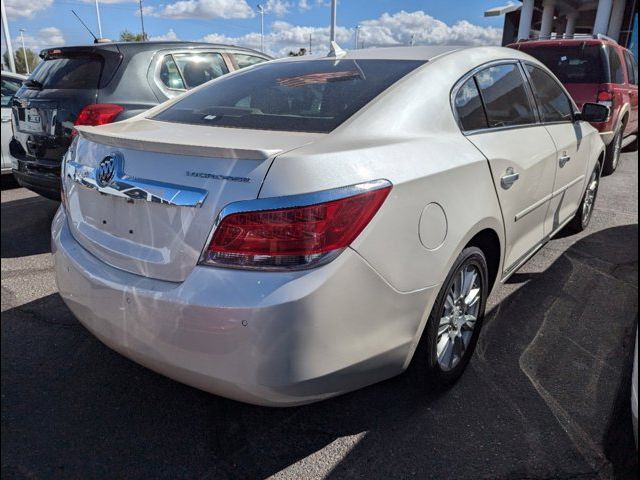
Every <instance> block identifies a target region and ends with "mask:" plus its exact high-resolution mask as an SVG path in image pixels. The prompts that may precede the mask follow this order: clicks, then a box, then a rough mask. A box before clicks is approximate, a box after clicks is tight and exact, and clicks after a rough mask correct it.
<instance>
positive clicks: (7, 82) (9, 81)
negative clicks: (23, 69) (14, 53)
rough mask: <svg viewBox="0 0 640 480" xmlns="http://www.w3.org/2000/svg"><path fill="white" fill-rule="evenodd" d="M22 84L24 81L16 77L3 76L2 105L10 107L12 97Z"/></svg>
mask: <svg viewBox="0 0 640 480" xmlns="http://www.w3.org/2000/svg"><path fill="white" fill-rule="evenodd" d="M21 86H22V81H21V80H17V79H15V78H8V77H2V106H3V107H8V106H9V104H10V103H11V99H12V98H13V96H14V95H15V94H16V92H17V91H18V90H19V89H20V87H21Z"/></svg>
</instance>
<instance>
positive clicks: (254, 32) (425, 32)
mask: <svg viewBox="0 0 640 480" xmlns="http://www.w3.org/2000/svg"><path fill="white" fill-rule="evenodd" d="M3 1H5V5H6V8H7V12H8V14H9V23H10V28H11V31H12V38H13V39H14V42H15V41H16V39H17V36H18V31H19V29H20V28H24V29H25V30H26V31H25V39H26V43H27V46H30V47H32V48H36V49H39V48H44V47H48V46H53V45H58V44H66V45H73V44H83V43H88V42H89V41H90V40H91V38H90V36H89V35H88V34H87V33H86V31H85V30H84V29H83V27H82V26H81V25H80V24H79V23H78V21H77V20H76V19H75V18H74V17H73V15H72V14H71V9H73V10H75V11H76V12H77V13H78V14H79V15H80V16H81V17H82V18H83V19H84V20H85V21H86V22H87V24H88V25H89V26H90V28H92V29H93V30H94V31H95V32H96V34H97V22H96V12H95V6H94V3H93V2H94V0H3ZM99 1H100V12H101V17H102V29H103V36H105V37H108V38H112V39H115V38H117V37H118V35H119V33H120V32H121V31H122V30H124V29H128V30H130V31H132V32H139V31H140V17H139V16H138V15H137V12H138V3H137V0H99ZM257 3H259V0H258V1H255V0H254V1H245V0H143V6H144V8H145V16H144V21H145V29H146V32H147V34H148V35H149V36H150V37H152V38H154V37H158V38H167V39H180V40H202V39H204V40H208V41H222V42H230V43H235V44H243V45H246V46H252V47H256V46H258V45H259V43H257V42H259V31H260V17H259V15H257V14H256V12H255V10H256V9H255V7H256V4H257ZM262 3H263V4H264V5H266V7H267V11H268V13H267V15H265V34H266V42H265V43H266V46H267V49H268V50H269V52H270V53H272V54H274V55H280V54H284V53H286V51H287V49H296V48H297V47H301V46H304V45H305V44H306V43H307V42H308V40H307V39H308V37H309V35H311V36H312V38H313V40H314V43H317V44H318V45H320V44H324V43H325V40H326V35H327V28H326V27H327V25H328V23H329V14H330V12H329V8H328V4H329V1H328V0H262ZM505 3H508V2H507V1H506V0H423V1H417V0H393V1H392V0H343V1H341V2H340V3H339V7H338V25H339V27H340V29H339V31H338V40H339V43H343V44H345V46H346V47H349V48H350V47H352V46H353V42H354V38H355V35H354V32H355V30H354V29H355V26H356V25H358V24H360V25H362V27H361V30H360V39H361V41H362V42H364V44H365V46H375V45H380V46H382V45H392V44H406V43H409V42H410V41H411V39H413V41H414V42H415V43H416V44H433V43H436V44H437V43H439V44H442V43H467V44H486V43H497V42H499V37H500V29H501V27H502V21H503V19H502V18H501V17H497V18H496V17H493V18H485V17H484V16H483V12H484V10H486V9H487V8H490V7H495V6H496V5H501V4H505ZM2 47H3V50H4V36H3V45H2Z"/></svg>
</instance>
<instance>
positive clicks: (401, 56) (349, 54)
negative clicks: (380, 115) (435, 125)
mask: <svg viewBox="0 0 640 480" xmlns="http://www.w3.org/2000/svg"><path fill="white" fill-rule="evenodd" d="M467 48H470V47H467V46H460V45H439V46H414V47H373V48H363V49H358V50H345V53H344V55H338V56H337V57H336V58H338V59H339V60H343V59H347V60H424V61H428V60H431V59H433V58H435V57H438V56H440V55H445V54H448V53H452V52H455V51H458V50H464V49H467ZM318 50H320V49H318ZM327 53H328V49H327V51H325V52H322V53H319V54H317V55H303V56H300V57H284V58H280V59H277V60H276V61H305V60H307V61H309V60H326V59H330V58H332V57H331V56H328V55H327Z"/></svg>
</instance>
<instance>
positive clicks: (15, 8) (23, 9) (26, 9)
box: [2, 0, 53, 18]
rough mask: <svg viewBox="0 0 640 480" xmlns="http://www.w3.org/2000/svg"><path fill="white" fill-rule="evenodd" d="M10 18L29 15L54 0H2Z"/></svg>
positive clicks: (42, 8)
mask: <svg viewBox="0 0 640 480" xmlns="http://www.w3.org/2000/svg"><path fill="white" fill-rule="evenodd" d="M2 3H4V6H5V8H6V9H7V16H8V17H9V18H16V17H28V18H31V17H32V16H33V14H34V13H36V12H39V11H40V10H45V9H47V8H49V7H50V6H51V4H52V3H53V0H29V1H28V2H26V1H25V0H2Z"/></svg>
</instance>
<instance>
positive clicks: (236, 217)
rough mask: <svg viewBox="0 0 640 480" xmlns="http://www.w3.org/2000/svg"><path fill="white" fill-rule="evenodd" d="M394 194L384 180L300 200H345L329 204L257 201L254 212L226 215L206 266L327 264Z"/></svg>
mask: <svg viewBox="0 0 640 480" xmlns="http://www.w3.org/2000/svg"><path fill="white" fill-rule="evenodd" d="M390 191H391V184H390V183H389V182H387V181H386V180H379V181H375V182H370V183H367V184H362V185H357V186H355V187H349V188H348V189H339V190H329V191H327V192H320V193H318V194H314V195H311V196H305V195H303V196H299V198H300V199H304V198H307V199H310V198H313V199H316V198H318V197H320V198H322V197H325V198H326V197H327V196H328V197H329V198H331V197H332V196H333V197H335V196H336V195H340V198H335V199H331V200H328V201H324V202H322V201H321V202H317V203H316V202H314V203H313V204H307V205H300V206H293V207H286V208H269V206H270V205H269V204H270V203H271V202H273V199H265V200H255V201H252V202H251V204H252V205H251V206H252V207H254V208H251V211H237V212H235V213H230V214H227V215H224V210H223V216H222V218H221V219H220V220H219V222H218V225H217V227H216V228H215V231H214V234H213V237H212V238H211V242H210V244H209V246H208V247H207V249H206V251H205V252H204V255H203V258H202V263H204V264H208V265H218V266H227V267H235V268H251V269H269V270H286V269H300V268H309V267H311V266H316V265H319V264H322V263H326V262H327V261H330V260H332V259H333V258H335V257H336V256H337V255H338V254H339V253H340V252H341V251H342V250H343V249H344V248H346V247H348V246H349V245H350V244H351V243H352V242H353V240H355V238H356V237H357V236H358V235H359V234H360V232H362V230H363V229H364V228H365V227H366V226H367V224H368V223H369V222H370V221H371V219H372V218H373V216H374V215H375V214H376V212H377V211H378V209H379V208H380V206H381V205H382V203H383V202H384V200H385V199H386V198H387V195H388V194H389V192H390ZM345 194H346V195H345ZM296 201H298V200H297V199H296V198H295V197H283V203H284V204H287V205H288V204H290V203H294V204H295V203H296ZM302 201H304V200H302ZM259 202H264V204H265V207H267V208H269V209H266V210H263V209H261V208H260V205H259ZM240 203H242V202H240ZM232 205H233V204H232ZM236 205H238V204H236Z"/></svg>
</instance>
